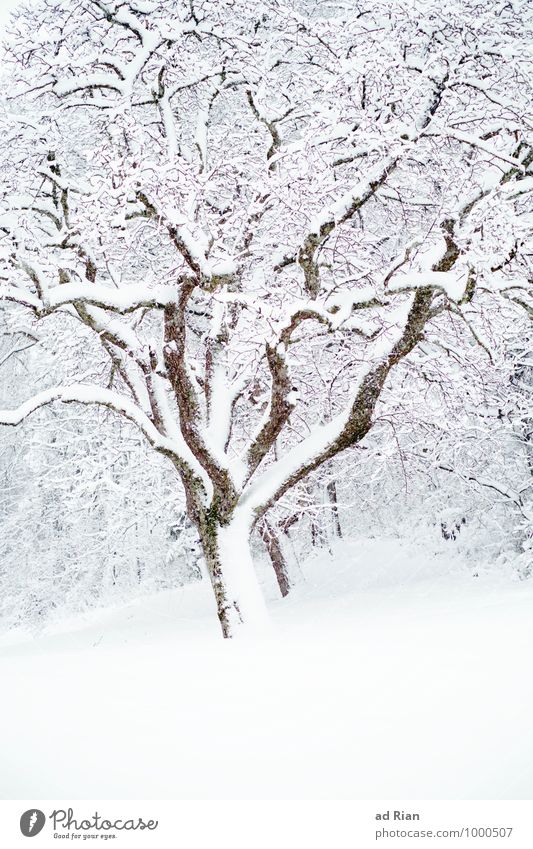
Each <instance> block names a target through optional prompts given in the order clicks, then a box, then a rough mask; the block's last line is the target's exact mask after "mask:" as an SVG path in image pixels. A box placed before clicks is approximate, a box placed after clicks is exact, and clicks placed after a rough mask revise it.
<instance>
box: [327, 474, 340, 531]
mask: <svg viewBox="0 0 533 849" xmlns="http://www.w3.org/2000/svg"><path fill="white" fill-rule="evenodd" d="M326 489H327V493H328V498H329V503H330V504H331V513H332V516H333V529H334V531H335V536H337V537H339V539H342V528H341V521H340V517H339V505H338V502H337V484H336V483H335V481H330V482H329V483H328V485H327V487H326Z"/></svg>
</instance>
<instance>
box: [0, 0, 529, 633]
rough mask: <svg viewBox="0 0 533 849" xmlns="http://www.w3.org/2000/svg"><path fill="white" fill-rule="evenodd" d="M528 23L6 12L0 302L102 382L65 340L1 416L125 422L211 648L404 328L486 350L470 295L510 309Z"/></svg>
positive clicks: (178, 12) (339, 7) (246, 611)
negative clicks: (88, 359)
mask: <svg viewBox="0 0 533 849" xmlns="http://www.w3.org/2000/svg"><path fill="white" fill-rule="evenodd" d="M519 7H520V3H518V4H515V5H514V6H513V7H512V8H511V7H510V6H505V7H503V6H502V5H501V4H500V3H497V2H489V3H487V4H486V6H485V9H484V12H483V14H480V13H479V9H478V7H477V6H475V5H474V4H473V3H470V2H469V0H461V2H458V3H457V4H456V5H455V6H454V8H453V10H452V11H451V12H449V11H446V12H444V11H442V10H441V8H440V7H439V5H438V4H435V5H433V4H430V3H428V4H427V7H424V8H425V13H424V14H425V17H424V18H423V19H422V20H421V19H420V16H419V12H417V13H416V15H415V14H414V6H413V7H411V6H410V5H409V4H402V3H399V2H398V3H394V4H392V6H391V8H390V12H389V13H388V14H384V13H383V11H382V4H380V3H379V2H373V3H370V4H369V5H368V7H365V9H364V10H363V11H361V10H358V9H356V8H355V7H353V8H352V6H351V5H350V6H349V7H347V6H346V4H345V3H342V2H332V3H328V4H327V5H326V4H325V5H324V10H323V11H321V10H320V4H315V3H313V2H307V0H301V2H297V3H296V4H291V5H290V6H288V5H287V6H286V5H284V4H283V3H278V2H276V3H274V2H264V3H260V4H259V5H258V4H257V3H253V4H252V3H248V2H245V0H240V1H239V2H237V3H233V2H232V3H229V2H214V0H213V2H204V3H201V4H198V6H197V7H196V6H195V4H191V3H175V2H170V0H168V2H162V3H157V4H156V3H149V2H144V0H142V2H141V0H131V2H128V3H119V2H114V0H111V2H102V0H89V2H87V3H86V4H84V5H83V6H80V5H79V4H77V3H75V2H74V0H67V2H63V3H61V4H60V5H58V4H57V3H55V2H53V1H52V0H46V2H42V3H41V5H40V6H38V7H36V8H35V11H32V12H31V13H30V12H28V13H25V14H21V15H20V16H19V17H18V18H17V19H16V21H15V22H14V24H13V27H12V30H13V32H12V35H11V37H10V40H9V47H8V61H9V64H10V67H11V79H12V82H13V88H12V91H10V94H9V96H8V99H7V101H6V104H5V112H4V119H3V120H4V124H5V132H6V134H7V136H6V138H7V141H6V145H5V147H4V152H3V154H2V171H3V175H4V185H5V190H4V212H3V215H2V218H1V220H0V227H1V232H2V234H3V239H2V245H3V255H2V257H3V258H2V272H1V274H2V283H1V286H0V298H2V299H3V300H4V301H5V302H7V303H8V304H9V305H11V307H12V309H13V310H14V311H18V310H25V311H27V312H29V314H31V315H33V317H34V321H35V323H36V324H38V325H39V328H40V333H46V332H47V331H48V332H49V333H53V332H54V327H56V326H57V325H56V324H55V322H57V321H58V320H61V321H64V322H68V323H69V324H70V325H71V327H72V334H73V336H75V335H78V338H80V339H81V340H82V344H83V345H87V346H89V347H90V346H92V348H91V350H96V348H97V347H99V349H100V359H99V360H98V362H99V363H101V364H102V368H101V369H100V370H98V369H93V372H92V373H91V374H90V375H89V377H90V379H88V377H87V369H86V368H85V364H84V361H83V360H80V359H79V358H78V359H76V360H75V361H74V362H73V361H72V360H71V358H70V351H69V349H65V350H63V351H60V352H59V355H60V360H61V362H62V367H63V371H62V373H61V374H60V380H59V382H58V384H57V385H54V386H52V387H51V388H46V389H44V390H43V391H42V392H41V393H39V394H37V395H36V396H35V397H33V398H31V399H30V400H29V401H27V402H26V403H24V404H23V405H22V406H20V407H18V408H17V409H13V410H5V411H3V412H0V422H2V423H3V424H5V425H16V424H18V423H19V422H21V421H23V420H24V419H26V418H27V417H28V416H29V415H30V414H32V413H33V412H35V411H36V410H39V409H41V408H43V407H46V406H48V405H50V404H53V403H55V402H62V403H75V404H86V405H101V406H104V407H107V408H109V409H110V410H112V411H114V412H115V413H116V414H117V415H120V416H122V417H125V418H126V419H128V420H129V421H130V422H132V423H133V424H134V425H135V426H136V427H137V428H139V430H140V431H141V432H142V433H143V434H144V436H145V437H146V441H147V443H148V445H149V446H151V448H152V449H153V450H154V451H156V452H158V453H159V454H161V455H163V456H164V457H166V458H167V459H168V461H169V463H170V464H172V466H173V467H174V469H175V471H176V474H177V476H178V478H179V479H180V481H181V484H182V486H183V488H184V491H185V496H186V502H187V510H188V514H189V517H190V519H191V521H192V522H193V523H194V525H195V527H196V528H197V530H198V533H199V536H200V540H201V544H202V548H203V552H204V557H205V561H206V564H207V569H208V572H209V576H210V579H211V583H212V587H213V591H214V595H215V598H216V604H217V611H218V616H219V619H220V623H221V627H222V631H223V634H224V636H226V637H229V636H231V635H232V634H233V633H234V632H235V628H236V626H237V625H238V624H239V623H241V622H247V623H260V622H261V621H262V620H263V619H264V618H265V615H266V614H265V609H264V602H263V599H262V596H261V591H260V588H259V586H258V582H257V578H256V575H255V571H254V565H253V562H252V557H251V554H250V548H249V538H250V534H251V532H252V530H253V528H254V527H255V526H256V525H257V523H258V522H260V521H264V517H265V514H266V513H267V511H268V510H269V508H270V507H271V506H272V505H275V504H276V503H277V502H278V501H279V499H280V498H282V496H284V494H285V493H287V492H288V491H289V490H290V489H291V488H292V487H294V486H295V485H297V484H299V483H300V482H301V481H304V480H305V479H306V478H307V476H309V475H310V474H311V473H313V472H315V471H316V470H318V469H319V468H321V467H322V466H323V465H324V464H325V463H327V462H328V461H329V460H331V459H332V458H334V457H337V456H338V455H340V454H341V453H342V452H343V451H345V449H347V448H349V447H350V446H353V445H355V444H357V443H359V442H360V441H361V440H363V439H364V437H365V436H366V434H367V433H368V432H369V430H370V429H371V428H372V425H373V421H374V417H375V412H376V407H377V405H378V403H379V402H380V398H381V396H382V392H383V389H384V387H385V385H386V384H387V383H388V382H390V381H391V380H393V379H394V378H393V375H394V374H395V373H396V372H397V370H398V368H399V367H400V366H401V364H402V363H403V361H404V360H405V359H406V358H408V357H409V356H410V355H411V354H412V352H413V351H414V350H415V348H416V347H417V345H418V344H419V343H420V342H421V340H423V339H432V338H436V339H438V337H439V333H440V332H441V328H442V326H443V323H446V322H448V323H449V322H456V323H457V324H459V325H460V326H461V328H463V331H464V332H465V333H468V334H469V338H470V339H472V340H473V342H474V343H478V344H482V340H481V338H480V335H479V333H478V332H477V330H476V303H477V300H478V299H488V300H489V301H490V302H491V303H493V302H494V301H496V300H497V297H501V293H502V291H503V294H504V295H506V296H508V297H510V296H511V295H512V294H513V293H514V294H516V293H517V292H519V293H521V295H520V297H522V298H527V297H529V294H528V291H529V290H528V289H527V281H526V282H525V281H524V276H523V258H524V247H523V245H524V242H525V237H524V227H525V224H524V216H523V215H522V213H523V211H524V195H525V192H526V190H529V189H530V187H531V178H527V179H524V178H525V177H526V175H527V174H528V172H529V169H530V166H531V162H532V160H533V152H532V148H531V146H530V144H529V142H528V139H527V135H526V126H525V119H524V117H523V116H524V115H525V114H526V104H527V65H526V54H525V52H524V48H523V43H524V36H523V33H522V31H521V15H520V8H519ZM509 45H512V47H513V50H512V51H511V50H509V49H507V47H508V46H509ZM496 210H497V212H498V216H497V217H496V215H495V213H496ZM502 222H503V223H502ZM509 245H512V246H514V247H513V251H514V253H513V255H512V256H510V255H509V254H510V250H509ZM488 253H490V255H491V257H494V256H499V257H501V260H502V263H501V268H500V269H499V270H498V272H496V273H494V272H491V271H490V266H487V262H486V260H485V255H486V254H488ZM492 265H493V266H494V265H495V263H494V262H492ZM494 293H495V294H494ZM496 296H497V297H496ZM496 308H497V307H494V309H496ZM95 346H96V347H95ZM106 362H107V363H108V369H107V371H105V370H104V368H103V365H104V364H105V363H106ZM73 372H76V373H77V374H78V375H79V378H78V379H77V380H76V381H73V380H72V373H73ZM263 527H264V528H267V529H268V525H263ZM266 540H267V545H269V546H270V548H269V550H270V549H272V551H271V556H272V554H274V557H273V559H275V558H276V557H277V555H276V552H274V551H273V548H272V546H275V537H273V536H272V535H271V534H270V535H269V534H268V532H267V535H266ZM278 560H279V558H278Z"/></svg>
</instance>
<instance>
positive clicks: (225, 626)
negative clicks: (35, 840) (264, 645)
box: [199, 516, 268, 637]
mask: <svg viewBox="0 0 533 849" xmlns="http://www.w3.org/2000/svg"><path fill="white" fill-rule="evenodd" d="M250 528H251V523H250V522H248V521H245V519H244V518H243V517H240V516H237V517H233V518H232V519H231V521H230V522H229V523H228V524H226V525H220V524H218V523H215V522H212V521H203V522H201V524H200V527H199V533H200V541H201V544H202V549H203V552H204V557H205V562H206V566H207V571H208V574H209V578H210V580H211V586H212V587H213V592H214V594H215V600H216V605H217V613H218V618H219V621H220V627H221V628H222V634H223V635H224V637H233V636H235V634H236V631H237V629H238V628H239V626H241V625H246V626H247V627H251V628H255V629H261V628H263V627H265V625H266V624H267V622H268V613H267V609H266V605H265V600H264V598H263V594H262V592H261V588H260V586H259V581H258V579H257V575H256V572H255V567H254V564H253V560H252V555H251V551H250Z"/></svg>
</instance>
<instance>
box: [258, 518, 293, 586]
mask: <svg viewBox="0 0 533 849" xmlns="http://www.w3.org/2000/svg"><path fill="white" fill-rule="evenodd" d="M260 533H261V539H262V540H263V542H264V544H265V547H266V550H267V551H268V556H269V557H270V560H271V561H272V566H273V567H274V572H275V573H276V578H277V581H278V586H279V589H280V592H281V595H282V596H283V598H285V596H287V595H288V594H289V590H290V588H291V582H290V578H289V571H288V566H287V561H286V560H285V555H284V554H283V549H282V547H281V542H280V539H279V536H278V535H277V533H276V532H275V530H274V528H273V527H272V525H271V524H270V523H269V522H267V521H266V520H265V521H264V522H263V523H262V525H261V529H260Z"/></svg>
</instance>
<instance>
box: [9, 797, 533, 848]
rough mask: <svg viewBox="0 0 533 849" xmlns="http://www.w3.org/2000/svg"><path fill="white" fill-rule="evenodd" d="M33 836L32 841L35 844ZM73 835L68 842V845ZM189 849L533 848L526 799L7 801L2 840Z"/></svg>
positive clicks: (530, 806) (532, 818)
mask: <svg viewBox="0 0 533 849" xmlns="http://www.w3.org/2000/svg"><path fill="white" fill-rule="evenodd" d="M32 838H35V844H29V843H28V841H29V840H30V839H32ZM67 841H69V842H68V843H67ZM73 843H74V844H78V845H80V846H81V845H84V846H87V845H92V846H94V845H96V846H103V845H106V846H114V847H115V846H116V847H117V849H128V847H130V846H131V847H139V846H146V847H150V849H151V847H165V849H169V847H185V848H186V849H211V847H216V849H263V847H264V849H267V847H268V849H273V847H275V849H289V847H290V849H293V847H294V849H300V847H301V849H366V848H367V847H371V846H376V847H379V846H389V847H394V846H397V847H402V846H403V847H406V849H424V847H433V849H437V847H442V849H445V847H451V846H464V847H468V846H472V847H483V846H487V847H489V846H490V847H509V849H531V847H533V802H527V801H485V802H483V801H472V802H470V801H457V802H454V801H421V802H416V801H406V802H398V801H394V802H391V801H387V800H385V801H383V800H376V801H363V802H358V801H353V802H346V801H339V802H336V801H151V800H147V801H139V800H134V801H124V800H119V801H114V800H83V801H78V800H76V801H64V800H62V801H57V800H53V801H49V800H45V801H43V800H40V801H39V800H32V801H28V800H24V801H4V802H1V803H0V846H2V847H5V849H12V847H13V849H14V847H19V846H26V847H28V845H30V846H35V847H36V849H37V847H49V846H56V847H57V846H61V845H64V844H67V845H68V846H71V845H72V844H73Z"/></svg>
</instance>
